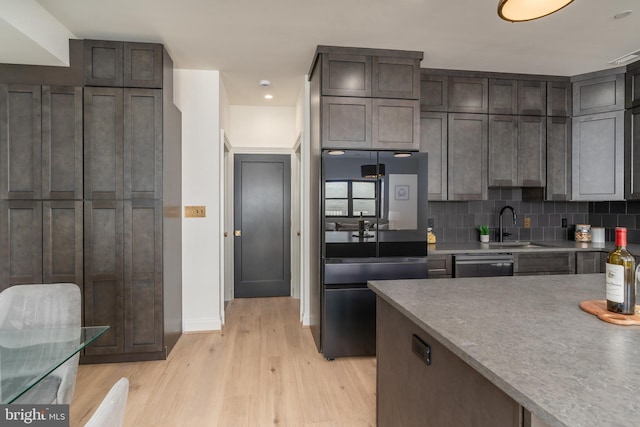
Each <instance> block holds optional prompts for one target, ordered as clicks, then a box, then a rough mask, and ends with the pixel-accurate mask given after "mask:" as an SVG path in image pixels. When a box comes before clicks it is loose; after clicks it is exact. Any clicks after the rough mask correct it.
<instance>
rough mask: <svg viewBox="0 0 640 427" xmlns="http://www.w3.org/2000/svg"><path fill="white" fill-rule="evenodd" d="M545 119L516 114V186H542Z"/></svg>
mask: <svg viewBox="0 0 640 427" xmlns="http://www.w3.org/2000/svg"><path fill="white" fill-rule="evenodd" d="M546 153H547V120H546V118H545V117H540V116H518V186H519V187H544V186H545V184H546V173H547V154H546Z"/></svg>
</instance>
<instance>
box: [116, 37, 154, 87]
mask: <svg viewBox="0 0 640 427" xmlns="http://www.w3.org/2000/svg"><path fill="white" fill-rule="evenodd" d="M124 87H147V88H162V45H160V44H155V43H129V42H125V43H124Z"/></svg>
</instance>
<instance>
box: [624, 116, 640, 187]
mask: <svg viewBox="0 0 640 427" xmlns="http://www.w3.org/2000/svg"><path fill="white" fill-rule="evenodd" d="M625 116H626V117H625V132H624V135H625V142H624V160H625V198H627V199H640V107H635V108H632V109H630V110H627V111H626V112H625Z"/></svg>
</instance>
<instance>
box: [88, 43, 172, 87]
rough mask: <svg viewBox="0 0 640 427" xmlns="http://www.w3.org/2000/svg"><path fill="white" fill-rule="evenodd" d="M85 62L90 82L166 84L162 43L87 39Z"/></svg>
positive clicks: (150, 85)
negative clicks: (163, 80)
mask: <svg viewBox="0 0 640 427" xmlns="http://www.w3.org/2000/svg"><path fill="white" fill-rule="evenodd" d="M84 63H85V64H84V82H85V85H87V86H110V87H141V88H162V64H163V47H162V45H160V44H154V43H131V42H115V41H103V40H85V41H84Z"/></svg>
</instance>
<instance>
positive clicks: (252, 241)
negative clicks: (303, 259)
mask: <svg viewBox="0 0 640 427" xmlns="http://www.w3.org/2000/svg"><path fill="white" fill-rule="evenodd" d="M290 233H291V158H290V156H287V155H254V154H240V155H236V156H235V157H234V272H235V282H234V294H235V297H237V298H243V297H268V296H288V295H290V293H291V269H290V263H291V247H290V245H291V236H290Z"/></svg>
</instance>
